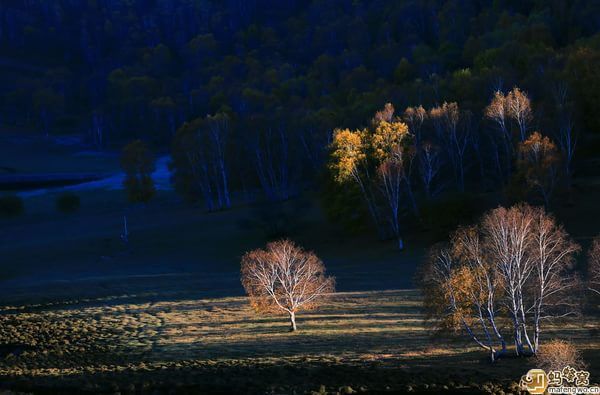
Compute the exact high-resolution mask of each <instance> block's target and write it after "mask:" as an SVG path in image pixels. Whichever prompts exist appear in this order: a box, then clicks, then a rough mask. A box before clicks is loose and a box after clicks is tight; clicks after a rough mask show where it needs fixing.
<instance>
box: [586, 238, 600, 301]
mask: <svg viewBox="0 0 600 395" xmlns="http://www.w3.org/2000/svg"><path fill="white" fill-rule="evenodd" d="M588 277H589V280H588V289H589V290H590V291H592V292H595V293H596V294H598V295H600V236H596V237H595V238H594V241H592V248H590V251H589V253H588Z"/></svg>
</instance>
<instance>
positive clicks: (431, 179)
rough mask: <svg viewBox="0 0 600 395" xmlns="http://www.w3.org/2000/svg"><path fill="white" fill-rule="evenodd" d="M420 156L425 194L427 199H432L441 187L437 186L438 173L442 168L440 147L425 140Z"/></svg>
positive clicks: (420, 168)
mask: <svg viewBox="0 0 600 395" xmlns="http://www.w3.org/2000/svg"><path fill="white" fill-rule="evenodd" d="M418 157H419V175H420V176H421V181H422V182H423V188H424V189H425V196H426V197H427V199H431V198H432V197H435V195H436V194H437V193H438V192H439V191H440V189H441V187H439V186H437V187H436V186H435V181H436V179H437V176H438V173H439V172H440V170H441V168H442V158H441V155H440V149H439V148H438V147H437V146H435V145H433V144H431V143H429V142H424V143H423V145H422V147H421V149H420V150H419V152H418Z"/></svg>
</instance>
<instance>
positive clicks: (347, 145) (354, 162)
mask: <svg viewBox="0 0 600 395" xmlns="http://www.w3.org/2000/svg"><path fill="white" fill-rule="evenodd" d="M366 140H367V132H366V131H365V130H350V129H337V130H335V131H334V133H333V144H332V153H331V156H332V158H333V162H332V164H331V167H332V169H333V170H334V172H335V179H336V181H338V182H344V181H346V180H348V179H349V178H351V177H353V176H354V177H356V176H357V171H358V167H359V166H360V165H361V163H363V162H364V161H365V160H366V159H367V141H366Z"/></svg>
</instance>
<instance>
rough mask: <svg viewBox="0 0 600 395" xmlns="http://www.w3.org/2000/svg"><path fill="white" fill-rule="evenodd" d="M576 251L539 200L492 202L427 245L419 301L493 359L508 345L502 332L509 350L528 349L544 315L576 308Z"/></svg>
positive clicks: (535, 347)
mask: <svg viewBox="0 0 600 395" xmlns="http://www.w3.org/2000/svg"><path fill="white" fill-rule="evenodd" d="M578 251H579V246H578V245H577V244H575V243H574V242H573V241H572V240H571V238H570V237H569V236H568V234H567V233H566V232H565V230H564V229H563V228H562V227H561V226H560V225H558V224H557V223H556V221H555V220H554V218H553V217H551V216H549V215H547V214H546V213H545V212H544V210H543V209H542V208H539V207H531V206H528V205H517V206H514V207H511V208H503V207H499V208H497V209H494V210H491V211H490V212H488V213H486V214H485V215H484V216H483V218H482V219H481V221H480V222H479V223H478V224H477V225H475V226H471V227H465V228H459V229H458V230H457V231H456V232H455V233H454V234H453V235H452V237H451V239H450V242H449V243H448V245H447V246H444V247H442V248H438V249H436V250H434V252H433V254H432V255H431V259H430V260H429V261H428V263H427V265H426V269H425V270H424V278H425V281H424V282H423V284H424V286H423V289H424V294H425V301H426V306H427V307H428V309H429V311H431V312H432V313H433V314H434V316H435V317H437V318H438V319H439V320H440V323H441V324H442V326H443V327H448V328H452V329H462V330H464V331H465V333H466V334H467V335H468V336H469V337H470V338H471V340H472V341H474V342H475V343H476V344H477V345H478V346H480V347H482V348H484V349H485V350H486V351H487V352H488V353H489V354H490V357H491V359H492V361H494V360H496V359H497V358H498V357H501V356H502V355H504V354H505V353H506V352H507V340H505V339H512V341H513V343H514V350H515V353H516V355H519V356H523V355H535V354H537V352H538V351H539V349H540V343H541V341H540V338H541V337H540V335H541V333H542V329H543V323H544V322H545V321H547V320H551V319H553V318H559V317H564V316H567V315H573V314H576V313H577V303H576V302H577V301H576V300H575V298H574V295H576V293H575V292H573V291H574V290H575V289H577V287H578V281H577V278H576V276H575V275H574V272H573V263H574V255H575V254H576V253H577V252H578ZM504 322H510V325H509V326H508V328H509V330H510V331H509V332H506V333H503V331H505V329H504V326H505V325H504V324H502V323H504Z"/></svg>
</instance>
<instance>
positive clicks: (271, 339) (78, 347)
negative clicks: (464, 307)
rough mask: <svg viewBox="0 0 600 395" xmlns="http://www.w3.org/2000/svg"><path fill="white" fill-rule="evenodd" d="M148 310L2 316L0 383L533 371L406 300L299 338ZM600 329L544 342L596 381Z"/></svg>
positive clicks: (15, 311) (449, 376)
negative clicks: (434, 325) (565, 352)
mask: <svg viewBox="0 0 600 395" xmlns="http://www.w3.org/2000/svg"><path fill="white" fill-rule="evenodd" d="M158 299H164V298H158ZM152 300H153V298H152V297H149V296H140V295H138V296H135V295H130V296H128V297H125V298H121V299H113V300H89V301H86V302H81V301H79V302H76V303H75V304H72V305H68V304H65V305H55V306H28V305H22V306H4V307H3V310H2V314H1V315H0V344H2V346H1V349H0V351H2V354H3V355H1V357H2V358H0V382H2V383H3V385H4V386H10V387H12V388H16V389H20V390H23V391H31V390H36V389H39V388H44V389H45V391H48V393H61V391H69V390H70V389H73V388H82V389H83V390H85V391H88V392H90V393H105V392H107V393H111V392H113V393H114V392H117V391H118V392H120V393H122V394H136V393H146V391H148V392H147V393H153V392H151V391H150V390H152V391H154V390H158V391H159V393H161V392H160V391H161V390H165V389H168V388H178V390H179V391H180V392H186V391H189V393H194V391H199V390H200V389H202V390H205V391H211V392H213V391H217V392H219V391H221V392H223V393H228V392H229V393H252V392H256V393H269V391H272V393H292V392H293V391H294V390H295V391H298V392H297V393H307V392H310V391H319V390H320V386H321V385H323V386H324V387H325V388H324V389H325V390H326V391H329V392H332V393H335V392H336V391H339V390H340V388H342V387H344V386H349V387H351V388H352V389H353V390H356V391H358V390H360V389H362V391H363V392H366V391H369V392H371V393H377V392H379V391H383V392H385V391H388V392H390V391H391V392H395V393H404V392H405V391H408V390H409V389H413V390H415V391H419V392H429V393H438V392H442V391H443V390H445V389H447V390H460V391H463V392H465V393H482V392H489V393H500V392H499V391H500V389H502V388H503V391H508V390H510V389H511V388H513V389H514V382H515V381H518V379H519V377H520V375H522V374H524V373H525V372H526V371H527V369H529V368H530V367H533V366H534V365H535V361H533V360H531V359H530V360H514V359H506V360H500V361H499V362H498V363H496V364H495V365H491V364H490V363H489V362H488V361H487V359H486V356H485V354H484V353H482V352H481V351H479V350H477V349H474V348H472V346H471V345H470V344H469V343H465V342H463V341H462V340H460V339H452V338H446V337H440V335H436V334H434V333H433V332H432V331H431V325H430V324H429V323H427V322H426V321H424V316H423V313H422V311H421V309H420V297H419V295H418V293H417V292H415V291H412V290H396V291H378V292H346V293H338V294H336V295H335V296H332V297H331V298H330V300H329V302H328V303H327V304H326V305H325V306H324V307H323V308H321V309H319V310H315V311H311V312H304V313H302V314H300V315H299V319H298V325H299V329H300V330H299V331H298V332H296V333H290V332H288V323H287V322H286V318H285V317H283V316H258V315H256V314H255V313H254V312H253V311H252V310H251V309H250V307H249V305H248V303H247V300H246V299H245V298H244V297H225V298H215V299H185V298H184V299H179V298H178V299H172V300H162V301H152ZM599 323H600V322H599V321H598V320H595V321H590V320H587V321H583V320H571V321H563V322H561V323H557V324H556V325H555V326H553V327H552V328H551V329H550V330H549V331H548V332H547V333H546V334H545V338H546V339H548V338H552V337H554V336H557V335H559V332H560V336H561V337H562V338H570V339H572V340H573V341H574V342H576V344H578V346H579V347H580V348H581V349H582V350H584V358H585V359H586V361H587V362H588V363H589V364H590V371H591V373H592V378H594V377H596V379H597V378H598V377H599V373H600V372H599V371H598V370H597V369H595V368H597V363H598V362H600V358H599V354H600V344H599V343H598V341H597V335H598V329H597V328H598V324H599ZM492 383H493V384H492ZM444 386H446V388H445V387H444ZM0 388H1V387H0ZM342 390H343V389H342ZM346 390H347V389H346ZM53 391H54V392H53Z"/></svg>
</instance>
